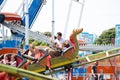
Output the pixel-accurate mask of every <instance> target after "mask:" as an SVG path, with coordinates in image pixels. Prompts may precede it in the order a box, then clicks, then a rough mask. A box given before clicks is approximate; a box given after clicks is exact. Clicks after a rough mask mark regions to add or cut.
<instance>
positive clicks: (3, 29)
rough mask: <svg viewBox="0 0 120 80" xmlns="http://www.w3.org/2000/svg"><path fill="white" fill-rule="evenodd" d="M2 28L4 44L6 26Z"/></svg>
mask: <svg viewBox="0 0 120 80" xmlns="http://www.w3.org/2000/svg"><path fill="white" fill-rule="evenodd" d="M1 26H2V41H3V43H4V41H5V32H4V31H5V28H4V25H1Z"/></svg>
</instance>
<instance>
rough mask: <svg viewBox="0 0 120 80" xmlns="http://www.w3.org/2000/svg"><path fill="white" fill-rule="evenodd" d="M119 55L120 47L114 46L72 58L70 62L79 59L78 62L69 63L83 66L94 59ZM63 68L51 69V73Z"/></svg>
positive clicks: (74, 65) (98, 59) (73, 65)
mask: <svg viewBox="0 0 120 80" xmlns="http://www.w3.org/2000/svg"><path fill="white" fill-rule="evenodd" d="M119 55H120V48H115V49H112V50H107V51H103V52H99V53H96V54H92V55H88V56H84V57H80V58H76V59H73V60H72V61H71V63H74V62H77V61H79V62H80V64H71V65H72V67H73V68H75V67H79V66H83V65H85V64H89V63H92V62H95V61H100V60H104V59H107V58H111V57H115V56H119ZM63 70H64V67H61V68H59V69H53V73H56V72H60V71H63ZM46 74H49V73H46Z"/></svg>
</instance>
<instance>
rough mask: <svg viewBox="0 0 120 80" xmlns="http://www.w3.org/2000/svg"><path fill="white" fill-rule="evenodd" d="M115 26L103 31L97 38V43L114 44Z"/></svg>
mask: <svg viewBox="0 0 120 80" xmlns="http://www.w3.org/2000/svg"><path fill="white" fill-rule="evenodd" d="M114 39H115V28H111V29H108V30H105V31H103V32H102V34H101V35H100V36H99V38H97V39H96V40H95V42H94V43H95V44H114V42H113V40H114Z"/></svg>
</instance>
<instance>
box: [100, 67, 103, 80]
mask: <svg viewBox="0 0 120 80" xmlns="http://www.w3.org/2000/svg"><path fill="white" fill-rule="evenodd" d="M99 80H104V72H103V70H102V69H100V76H99Z"/></svg>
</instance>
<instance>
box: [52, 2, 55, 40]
mask: <svg viewBox="0 0 120 80" xmlns="http://www.w3.org/2000/svg"><path fill="white" fill-rule="evenodd" d="M54 25H55V21H54V0H52V39H54V30H55V26H54Z"/></svg>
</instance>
